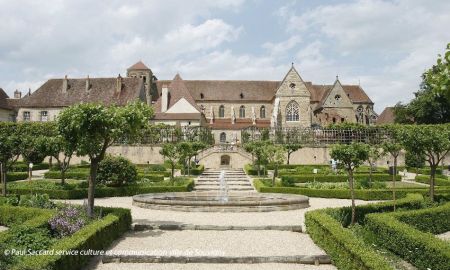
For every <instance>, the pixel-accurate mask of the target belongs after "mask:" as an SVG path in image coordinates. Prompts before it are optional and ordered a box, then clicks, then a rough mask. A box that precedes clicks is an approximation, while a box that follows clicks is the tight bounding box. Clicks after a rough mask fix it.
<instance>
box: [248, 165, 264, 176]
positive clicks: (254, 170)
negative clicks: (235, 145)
mask: <svg viewBox="0 0 450 270" xmlns="http://www.w3.org/2000/svg"><path fill="white" fill-rule="evenodd" d="M244 171H245V173H246V174H247V175H258V169H257V168H256V167H253V166H252V165H251V164H246V165H245V166H244ZM265 172H267V171H265V170H264V169H263V166H261V169H260V170H259V173H260V175H264V173H265Z"/></svg>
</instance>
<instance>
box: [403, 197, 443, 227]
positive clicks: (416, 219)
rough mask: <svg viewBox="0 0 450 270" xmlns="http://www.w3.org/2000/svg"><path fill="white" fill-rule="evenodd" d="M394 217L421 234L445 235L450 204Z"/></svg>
mask: <svg viewBox="0 0 450 270" xmlns="http://www.w3.org/2000/svg"><path fill="white" fill-rule="evenodd" d="M396 217H397V218H398V219H399V220H400V221H401V222H404V223H406V224H408V225H410V226H414V227H415V228H416V229H418V230H420V231H422V232H430V233H432V234H441V233H445V232H447V231H448V230H449V228H450V203H446V204H444V205H442V206H439V207H432V208H426V209H419V210H414V211H408V212H407V213H399V214H398V215H396Z"/></svg>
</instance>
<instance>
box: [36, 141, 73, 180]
mask: <svg viewBox="0 0 450 270" xmlns="http://www.w3.org/2000/svg"><path fill="white" fill-rule="evenodd" d="M39 140H41V142H40V143H39V145H40V146H41V149H40V151H41V152H42V153H46V155H47V156H50V157H52V158H54V159H55V160H56V162H57V164H58V169H59V171H60V172H61V184H62V185H64V184H65V180H66V172H67V170H68V169H69V165H70V160H71V159H72V156H73V154H74V152H75V148H74V147H75V146H74V144H72V143H70V142H68V141H66V140H65V139H64V137H63V136H61V135H56V136H50V137H43V136H42V137H40V138H39Z"/></svg>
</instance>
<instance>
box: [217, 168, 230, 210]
mask: <svg viewBox="0 0 450 270" xmlns="http://www.w3.org/2000/svg"><path fill="white" fill-rule="evenodd" d="M219 184H220V186H219V196H218V201H219V202H221V203H226V202H228V186H227V182H226V181H225V171H224V170H222V171H221V172H220V175H219Z"/></svg>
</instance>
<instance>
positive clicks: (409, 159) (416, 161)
mask: <svg viewBox="0 0 450 270" xmlns="http://www.w3.org/2000/svg"><path fill="white" fill-rule="evenodd" d="M405 165H406V166H407V167H412V168H423V167H424V166H425V157H424V156H423V155H418V154H416V153H413V152H411V151H407V152H406V154H405Z"/></svg>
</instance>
